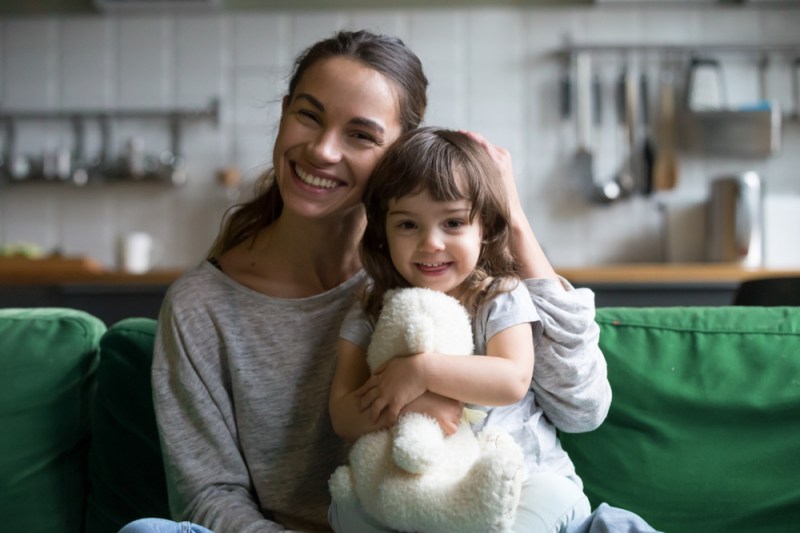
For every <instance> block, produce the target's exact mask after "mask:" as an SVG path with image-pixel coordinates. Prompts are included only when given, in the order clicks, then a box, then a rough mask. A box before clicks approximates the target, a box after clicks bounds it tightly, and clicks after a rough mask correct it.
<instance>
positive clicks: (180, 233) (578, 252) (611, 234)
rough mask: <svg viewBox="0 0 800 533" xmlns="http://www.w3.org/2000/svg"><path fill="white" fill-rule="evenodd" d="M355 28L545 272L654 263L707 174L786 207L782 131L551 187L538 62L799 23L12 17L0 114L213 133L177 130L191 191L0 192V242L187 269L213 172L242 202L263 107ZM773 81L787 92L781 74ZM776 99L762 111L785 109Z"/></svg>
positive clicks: (506, 11)
mask: <svg viewBox="0 0 800 533" xmlns="http://www.w3.org/2000/svg"><path fill="white" fill-rule="evenodd" d="M361 27H365V28H370V29H372V30H376V31H382V32H385V33H391V34H395V35H398V36H400V37H402V38H403V39H404V40H405V41H406V43H407V44H408V45H409V46H410V47H411V48H412V49H414V50H415V51H416V52H417V53H418V54H419V56H420V57H421V59H422V61H423V64H424V66H425V68H426V72H427V74H428V77H429V79H430V81H431V86H430V93H429V94H430V106H429V114H428V117H427V121H426V122H427V123H428V124H437V125H443V126H449V127H453V128H467V129H474V130H477V131H480V132H481V133H483V134H485V135H486V136H487V137H489V138H490V139H492V140H493V141H494V142H496V143H497V144H500V145H502V146H505V147H506V148H508V149H509V150H510V151H511V152H512V154H513V157H514V166H515V170H516V172H517V181H518V184H519V190H520V194H521V195H522V197H523V199H524V202H525V205H526V209H527V212H528V215H529V218H530V219H531V221H532V223H533V225H534V229H535V230H536V232H537V234H538V236H539V238H540V240H541V241H542V243H543V245H544V247H545V249H546V251H547V252H548V254H549V255H550V257H551V259H552V261H553V262H554V263H555V264H557V265H562V266H583V265H589V264H598V263H612V262H625V261H660V260H662V259H663V252H662V246H661V232H662V227H661V226H662V224H661V215H660V211H659V209H658V205H659V202H660V201H661V200H664V199H667V200H668V199H669V198H670V197H675V196H699V195H703V194H704V193H705V191H706V184H707V181H708V180H709V179H710V178H712V177H714V176H716V175H719V174H720V173H726V172H738V171H742V170H746V169H753V170H756V171H757V172H759V173H760V174H762V176H763V177H764V180H765V182H766V188H767V190H768V191H769V192H770V193H771V194H781V195H783V196H797V195H800V174H798V170H797V169H798V168H800V149H798V148H800V128H798V123H797V122H794V123H791V124H786V125H785V127H784V148H783V150H782V152H781V154H780V155H778V156H774V157H772V158H769V159H766V160H759V161H752V160H741V159H708V158H700V157H696V156H694V157H690V156H686V155H684V157H682V158H681V161H680V167H681V175H680V181H679V184H678V188H677V189H676V190H674V191H671V192H668V193H660V195H661V196H660V197H659V196H658V195H657V196H653V197H648V198H644V197H634V198H632V199H628V200H624V201H621V202H618V203H615V204H612V205H596V204H590V203H588V202H587V201H586V200H585V199H584V197H583V196H582V195H581V193H580V192H579V190H578V189H577V188H576V184H575V183H574V180H573V179H572V178H571V177H570V176H568V175H567V173H568V168H569V167H568V162H569V160H570V158H571V156H572V154H573V153H574V150H575V138H574V127H573V126H572V124H571V123H570V122H566V121H564V120H562V118H561V117H560V115H559V100H558V80H559V78H560V75H561V71H562V67H561V63H560V62H559V61H558V60H557V59H556V58H555V56H554V54H553V52H555V51H556V50H558V49H559V48H560V47H562V46H563V45H564V42H565V38H567V37H569V38H571V39H572V41H573V42H577V43H584V44H588V43H596V44H602V43H615V44H624V43H629V44H647V43H650V44H653V43H657V44H681V45H685V44H687V43H697V44H708V43H743V44H748V43H749V44H755V43H784V44H788V43H791V44H797V43H798V41H800V34H798V32H797V28H799V27H800V7H798V8H785V7H784V8H772V9H752V8H741V7H731V8H719V7H718V8H711V7H706V8H682V9H679V8H676V7H672V8H668V9H667V8H662V9H656V8H651V7H649V6H646V7H640V8H632V9H620V8H602V7H573V8H564V9H555V8H480V9H477V8H476V9H471V8H470V9H457V10H443V9H409V10H375V11H371V10H370V11H367V10H364V11H361V10H358V11H324V12H312V11H296V12H295V11H280V12H269V11H264V12H226V13H215V14H203V15H165V16H159V15H151V16H148V15H120V16H85V17H48V18H13V19H5V20H0V109H2V110H4V111H13V110H30V109H44V110H59V109H97V108H169V107H173V106H179V107H199V106H205V105H207V104H208V102H209V101H210V99H211V98H214V97H218V98H219V99H220V101H221V117H220V123H219V125H218V126H214V125H213V124H211V123H207V122H197V123H192V124H189V125H187V127H186V128H185V130H184V135H183V143H182V146H183V152H184V154H185V156H186V159H187V164H188V168H189V173H190V179H189V183H188V184H186V185H185V186H183V187H177V188H168V187H162V186H157V185H150V184H108V185H102V186H87V187H84V188H76V187H66V186H57V185H48V184H31V185H23V186H10V187H4V188H0V244H8V243H13V242H20V241H25V242H34V243H37V244H39V245H40V246H42V247H43V248H44V249H45V250H51V249H60V250H61V251H63V252H64V253H67V254H87V255H90V256H92V257H94V258H96V259H98V260H100V261H101V262H102V263H104V264H105V265H107V266H109V267H113V266H115V261H116V260H115V253H114V250H115V242H116V241H117V239H118V238H119V236H120V235H122V234H124V233H126V232H129V231H132V230H144V231H148V232H151V233H152V234H154V235H155V236H157V238H158V239H159V240H160V241H161V245H162V247H163V249H164V253H163V254H162V257H161V258H160V262H159V266H162V267H168V268H183V267H187V266H191V265H193V264H194V263H196V262H197V261H199V260H200V259H201V258H202V257H203V256H204V254H205V252H206V249H207V247H208V246H209V244H210V243H211V240H212V239H213V237H214V235H215V234H216V231H217V229H218V225H219V220H220V217H221V215H222V213H223V212H224V210H225V209H226V208H227V207H228V206H229V205H230V203H231V200H230V199H229V196H228V194H226V191H225V190H224V189H223V188H222V187H221V186H220V185H218V183H217V181H216V173H217V171H218V170H219V169H220V168H223V167H227V166H232V165H235V166H237V167H239V168H240V169H242V172H243V175H244V176H245V179H246V182H247V183H246V184H245V186H244V190H245V191H247V190H249V188H248V187H247V185H248V184H249V181H250V180H252V178H253V177H254V176H255V175H256V174H258V173H259V172H260V171H261V170H262V169H263V168H265V167H266V166H268V165H269V164H270V157H271V144H272V140H273V137H274V133H275V128H276V124H277V120H278V110H279V107H278V102H279V100H280V97H281V96H282V91H283V90H284V89H285V84H286V81H287V76H288V72H289V69H290V67H291V61H292V58H293V57H294V55H295V54H296V53H297V52H299V51H300V50H301V49H302V48H303V47H304V46H306V45H308V44H309V43H311V42H313V41H314V40H316V39H317V38H319V37H321V36H326V35H329V34H330V33H332V32H333V31H335V30H337V29H341V28H361ZM608 68H609V70H608V72H607V73H605V74H603V75H604V76H605V77H607V78H608V79H611V78H613V77H614V76H616V74H617V71H618V68H617V67H616V66H614V67H613V70H614V72H612V67H608ZM775 76H777V79H788V78H787V76H788V71H786V72H783V71H776V73H775ZM728 82H729V84H730V83H732V82H733V83H734V84H735V82H736V80H730V79H729V80H728ZM777 85H778V84H776V86H777ZM737 86H738V85H737ZM775 90H776V91H778V92H780V91H781V90H782V89H775ZM787 91H788V89H786V91H784V92H782V93H780V94H776V95H773V96H779V97H780V98H781V99H782V100H783V99H788V97H787V96H786V95H787V94H788V93H787ZM745 97H749V95H745ZM782 103H784V102H782ZM786 104H789V102H786ZM613 131H614V130H613V126H612V127H611V129H609V130H608V131H605V130H604V134H603V135H604V138H609V139H610V138H612V137H613ZM133 136H139V137H141V138H142V139H143V140H144V142H145V149H146V150H151V151H159V150H161V149H163V148H165V147H166V146H167V145H166V143H167V142H168V134H167V129H166V128H165V127H164V125H163V124H159V123H158V122H157V121H151V122H144V121H141V122H140V121H127V122H124V123H122V122H120V123H115V124H114V127H113V135H112V139H113V148H114V150H115V151H118V150H122V149H123V147H124V145H125V143H126V142H127V141H128V140H129V139H130V138H131V137H133ZM98 138H99V137H98V135H97V134H96V133H94V132H87V151H88V152H90V153H91V152H92V150H95V151H96V150H97V149H98V147H99V140H98ZM71 142H72V140H71V136H70V129H69V127H68V125H59V124H54V123H52V122H45V121H41V122H39V121H33V122H26V123H25V124H19V125H18V127H17V146H16V147H17V150H18V151H19V152H24V153H28V154H38V153H41V152H42V151H43V150H53V149H56V148H59V147H65V146H66V147H69V146H70V143H71ZM605 145H608V146H605ZM604 146H605V148H604V149H603V150H604V152H603V153H601V154H599V157H600V158H601V159H602V158H606V159H608V158H613V154H614V153H615V152H614V146H613V140H612V141H610V142H609V143H605V144H604Z"/></svg>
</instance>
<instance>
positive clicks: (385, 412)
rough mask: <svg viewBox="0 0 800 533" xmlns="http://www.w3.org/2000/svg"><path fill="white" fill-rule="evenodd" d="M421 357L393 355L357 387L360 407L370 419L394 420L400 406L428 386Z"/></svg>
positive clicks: (414, 397)
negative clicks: (366, 412) (384, 418)
mask: <svg viewBox="0 0 800 533" xmlns="http://www.w3.org/2000/svg"><path fill="white" fill-rule="evenodd" d="M424 358H425V354H416V355H409V356H407V357H395V358H393V359H391V360H390V361H388V362H386V363H384V364H383V365H381V366H380V367H379V368H378V369H377V370H375V372H373V373H372V376H371V377H370V378H369V379H368V380H367V381H366V383H364V385H362V386H361V387H360V388H359V389H358V390H357V391H356V396H357V397H358V398H359V407H360V408H361V410H362V411H367V410H368V411H369V413H370V419H371V420H373V421H378V420H379V419H380V418H382V417H386V419H387V420H388V421H390V423H391V424H394V422H395V421H396V420H397V417H398V416H400V412H401V411H402V409H403V408H404V407H405V406H406V405H408V404H409V403H411V402H412V401H414V400H415V399H417V398H418V397H419V396H421V395H422V394H424V393H425V391H427V390H428V386H427V377H426V371H425V361H424Z"/></svg>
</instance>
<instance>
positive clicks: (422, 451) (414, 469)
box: [392, 413, 445, 474]
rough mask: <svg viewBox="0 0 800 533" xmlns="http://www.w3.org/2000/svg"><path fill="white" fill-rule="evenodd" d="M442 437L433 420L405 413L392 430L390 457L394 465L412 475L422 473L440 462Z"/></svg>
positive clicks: (437, 425)
mask: <svg viewBox="0 0 800 533" xmlns="http://www.w3.org/2000/svg"><path fill="white" fill-rule="evenodd" d="M444 438H445V435H444V432H443V431H442V428H440V427H439V423H438V422H436V420H434V419H433V418H431V417H429V416H426V415H423V414H420V413H408V414H405V415H403V416H401V417H400V419H399V420H398V421H397V424H396V425H395V426H394V429H393V439H392V441H393V442H392V458H393V459H394V463H395V464H396V465H397V466H399V467H400V468H402V469H403V470H405V471H406V472H410V473H412V474H421V473H423V472H425V471H427V470H428V469H429V468H430V467H431V466H432V465H434V464H436V462H437V461H439V460H440V458H441V456H442V451H443V447H444V444H443V441H444Z"/></svg>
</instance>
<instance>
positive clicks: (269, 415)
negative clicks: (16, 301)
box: [153, 32, 609, 533]
mask: <svg viewBox="0 0 800 533" xmlns="http://www.w3.org/2000/svg"><path fill="white" fill-rule="evenodd" d="M426 86H427V80H426V79H425V76H424V74H423V72H422V68H421V65H420V63H419V60H418V58H417V57H416V56H415V55H414V54H413V53H412V52H411V51H410V50H408V49H407V48H406V47H405V46H404V45H403V43H402V42H401V41H399V40H397V39H393V38H389V37H385V36H379V35H374V34H371V33H368V32H340V33H338V34H336V35H335V36H333V37H332V38H330V39H325V40H323V41H320V42H318V43H316V44H315V45H313V46H311V47H310V48H309V49H307V50H306V51H305V52H303V53H302V54H301V55H300V56H299V57H298V59H297V61H296V62H295V67H294V72H293V76H292V77H291V79H290V83H289V88H288V92H287V94H286V96H285V97H284V99H283V112H282V116H281V121H280V127H279V132H278V137H277V139H276V141H275V146H274V151H273V165H274V169H273V171H272V172H270V173H268V174H267V175H266V176H264V178H263V188H262V191H263V192H261V194H259V195H258V196H257V197H256V198H255V199H254V200H252V201H250V202H248V203H246V204H244V205H243V206H240V207H239V208H238V209H237V210H235V211H234V212H233V213H232V214H231V215H230V216H229V217H228V218H227V219H226V222H225V224H224V227H223V230H222V232H221V234H220V236H219V237H218V238H217V241H216V242H215V244H214V245H213V247H212V249H211V252H210V255H209V258H208V260H207V261H204V262H203V263H202V264H200V265H199V266H198V267H196V268H194V269H193V270H191V271H189V272H187V273H186V274H185V275H184V276H182V277H181V279H179V280H178V281H176V282H175V284H174V285H173V286H172V287H171V288H170V290H169V292H168V294H167V296H166V299H165V301H164V304H163V308H162V311H161V315H160V318H159V332H158V337H157V340H156V350H155V355H154V363H153V388H154V397H155V398H154V399H155V404H156V415H157V420H158V425H159V431H160V435H161V440H162V449H163V453H164V457H165V465H166V473H167V479H168V485H169V496H170V507H171V509H172V513H173V515H174V516H175V517H178V518H180V519H181V520H190V521H192V522H194V523H198V524H202V525H203V526H205V527H207V528H210V529H213V530H214V531H216V532H217V533H224V532H237V533H242V532H247V531H321V530H329V526H328V523H327V511H328V503H329V496H328V492H327V480H328V477H329V476H330V474H331V473H332V471H333V470H334V468H335V467H336V466H337V465H338V464H340V463H342V462H343V461H344V460H345V451H346V450H345V444H344V443H343V442H342V441H341V439H339V438H338V437H337V436H336V434H335V433H334V431H333V429H332V427H331V423H330V420H329V416H328V409H327V398H328V390H329V386H330V383H331V379H332V376H333V372H334V365H335V360H336V356H335V354H336V341H337V337H338V332H339V325H340V323H341V321H342V319H343V317H344V315H345V313H346V311H347V310H348V309H349V308H350V306H351V305H352V303H353V301H354V298H355V297H356V293H357V292H358V289H359V288H360V287H361V286H362V285H363V283H364V282H365V280H366V276H365V274H364V273H363V271H362V270H361V265H360V262H359V256H358V243H359V240H360V238H361V235H362V232H363V229H364V226H365V223H366V221H365V215H364V208H363V205H362V204H361V196H362V193H363V191H364V188H365V184H366V181H367V179H368V178H369V176H370V174H371V173H372V170H373V169H374V167H375V165H376V164H377V161H378V159H379V158H380V157H381V155H382V154H383V152H384V151H385V150H386V149H387V147H388V146H389V145H391V144H392V143H393V142H394V141H395V140H396V139H397V138H398V137H399V136H400V135H401V134H402V133H404V132H406V131H409V130H411V129H413V128H415V127H417V126H418V125H419V124H420V122H421V120H422V117H423V115H424V112H425V107H426V103H427V101H426V96H425V90H426ZM475 138H476V139H477V140H479V142H481V144H482V145H483V146H484V147H485V149H486V150H487V151H488V152H489V153H490V154H491V156H492V157H493V159H494V160H495V161H496V162H497V164H499V165H500V166H501V167H502V169H503V172H504V180H505V181H507V182H508V186H509V187H510V193H509V196H510V200H511V205H512V214H513V223H514V245H513V246H514V252H515V253H516V254H517V257H518V259H519V261H520V263H521V265H522V267H523V269H522V271H521V274H522V275H523V277H526V278H538V279H534V280H530V281H528V282H527V283H529V284H530V285H529V287H530V288H531V289H532V290H533V291H536V295H534V297H533V299H534V303H535V304H537V307H538V306H539V305H540V304H541V305H544V306H545V310H544V311H541V312H542V313H543V316H544V317H551V316H552V317H554V318H552V319H551V320H550V323H551V324H553V325H554V327H555V328H556V329H555V330H554V331H555V332H556V333H557V335H558V342H556V341H551V340H550V339H549V338H543V339H542V341H541V343H540V344H539V345H537V353H541V350H542V349H544V350H545V351H550V352H552V353H554V354H555V355H556V358H557V359H558V360H557V361H552V362H551V363H549V365H550V367H548V363H546V362H545V363H538V362H537V365H541V367H543V372H544V373H545V374H547V373H548V372H551V373H552V372H555V371H556V370H555V369H554V368H553V367H554V366H558V365H567V366H569V365H571V364H572V363H571V362H570V359H571V358H573V359H574V358H580V359H581V360H582V364H581V365H580V372H578V373H573V374H574V375H573V376H572V377H570V378H569V379H570V380H573V379H574V380H575V383H572V382H571V381H570V382H566V381H565V382H560V383H559V392H560V391H561V390H562V389H566V390H570V391H571V392H574V393H575V394H578V395H580V394H581V393H582V391H583V392H584V393H585V391H586V390H588V389H587V388H586V384H587V383H589V384H590V385H591V387H592V394H591V398H592V402H593V408H592V409H590V410H589V411H591V412H592V414H591V415H590V416H586V412H587V411H586V410H585V409H581V411H580V412H581V415H582V416H584V417H585V418H580V419H574V420H573V418H572V417H567V420H566V421H565V422H566V424H565V426H566V427H565V429H567V430H569V429H570V428H572V429H575V428H577V429H579V430H580V429H589V428H591V427H595V426H596V425H598V424H599V423H600V422H601V421H602V419H603V418H604V416H605V413H606V410H607V408H608V401H609V395H608V391H607V381H606V377H605V362H604V360H603V357H602V354H601V353H600V352H599V350H598V348H597V328H596V326H595V324H594V321H593V316H594V313H593V311H594V308H593V302H592V301H591V294H590V293H586V292H583V291H565V290H564V289H563V287H562V285H564V283H563V282H559V280H558V279H557V277H556V275H555V273H554V272H553V269H552V267H551V266H550V264H549V263H548V261H547V259H546V258H545V256H544V254H543V253H542V251H541V248H540V247H539V245H538V243H537V242H536V239H535V237H534V235H533V233H532V231H531V230H530V227H529V226H528V224H527V221H526V220H525V217H524V214H523V212H522V207H521V205H520V204H519V199H518V198H517V195H516V190H515V189H514V188H513V174H512V172H511V165H510V158H509V157H508V154H507V153H506V152H505V151H504V150H501V149H498V148H495V147H493V146H491V145H490V144H489V143H487V142H486V141H485V140H483V139H481V138H480V137H478V136H475ZM559 317H561V318H564V317H568V322H569V328H567V329H568V330H569V331H566V330H562V329H563V328H561V327H560V326H559V325H558V324H559V320H560V318H559ZM546 323H547V322H546ZM547 333H548V332H547V331H545V337H547ZM548 346H550V347H549V348H548ZM543 347H544V348H543ZM586 361H590V362H591V364H590V365H588V366H587V365H586V364H585V363H586ZM538 368H539V367H537V372H538ZM564 379H567V378H564ZM596 384H599V386H598V385H596ZM597 390H601V391H602V392H601V394H599V395H597V394H595V391H597ZM537 394H538V391H537ZM542 394H543V397H544V398H545V399H544V401H551V402H563V403H565V404H568V402H569V401H570V400H569V399H562V398H561V397H559V396H558V394H557V393H552V394H551V393H548V392H547V390H546V386H545V387H544V388H543V389H542ZM584 396H586V398H588V397H589V395H588V394H584ZM584 399H585V398H584ZM409 408H413V409H414V410H420V411H424V412H427V413H428V414H431V415H432V416H435V417H436V418H438V419H440V420H453V419H455V418H457V417H458V416H459V415H460V412H461V405H460V404H459V403H458V402H456V401H454V400H450V399H447V398H444V397H438V396H435V395H433V394H425V395H423V396H422V397H420V398H419V399H418V400H417V401H416V403H415V404H414V405H411V406H409ZM561 412H563V409H562V410H561ZM554 422H555V423H558V422H559V421H554Z"/></svg>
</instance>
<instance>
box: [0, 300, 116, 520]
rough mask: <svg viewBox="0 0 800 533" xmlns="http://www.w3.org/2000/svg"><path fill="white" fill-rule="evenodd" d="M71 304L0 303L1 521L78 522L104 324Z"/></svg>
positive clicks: (84, 493)
mask: <svg viewBox="0 0 800 533" xmlns="http://www.w3.org/2000/svg"><path fill="white" fill-rule="evenodd" d="M105 329H106V328H105V325H104V324H103V322H101V321H100V320H99V319H97V318H95V317H93V316H91V315H89V314H87V313H84V312H82V311H76V310H73V309H57V308H30V309H0V517H2V518H0V523H2V529H3V530H4V531H50V532H54V533H57V532H63V533H74V532H75V531H80V530H81V528H82V524H83V511H84V507H85V500H86V488H87V478H86V453H87V449H88V441H89V402H90V398H91V393H92V387H93V385H94V379H95V369H96V367H97V358H98V345H99V341H100V337H101V335H102V334H103V332H104V331H105Z"/></svg>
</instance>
